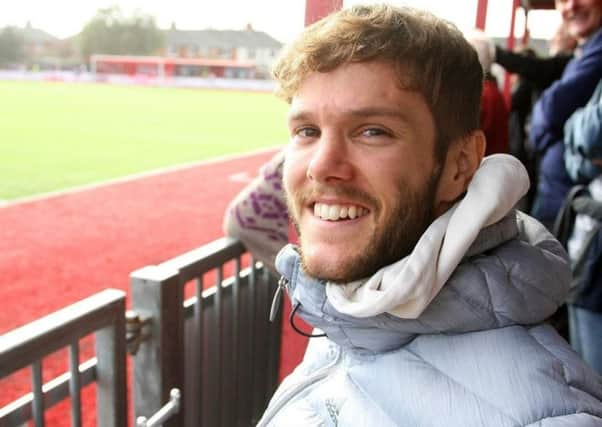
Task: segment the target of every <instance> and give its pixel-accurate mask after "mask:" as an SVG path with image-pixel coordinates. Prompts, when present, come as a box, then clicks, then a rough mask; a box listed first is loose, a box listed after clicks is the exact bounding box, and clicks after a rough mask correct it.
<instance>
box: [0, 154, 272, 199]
mask: <svg viewBox="0 0 602 427" xmlns="http://www.w3.org/2000/svg"><path fill="white" fill-rule="evenodd" d="M279 148H282V145H280V146H274V147H269V148H263V149H261V150H257V151H253V152H250V153H243V154H233V155H225V156H220V157H214V158H212V159H208V160H201V161H197V162H191V163H183V164H179V165H175V166H168V167H165V168H159V169H154V170H151V171H147V172H140V173H135V174H132V175H127V176H124V177H119V178H114V179H109V180H107V181H102V182H96V183H93V184H86V185H81V186H78V187H72V188H67V189H65V190H59V191H50V192H48V193H42V194H36V195H34V196H27V197H21V198H18V199H13V200H0V209H2V208H7V207H9V206H15V205H21V204H25V203H31V202H37V201H40V200H46V199H52V198H55V197H59V196H64V195H67V194H75V193H81V192H84V191H88V190H94V189H97V188H102V187H108V186H110V185H115V184H123V183H126V182H131V181H136V180H139V179H143V178H149V177H153V176H158V175H164V174H168V173H172V172H180V171H184V170H187V169H192V168H195V167H198V166H205V165H212V164H215V163H220V162H227V161H232V160H240V159H244V158H247V157H253V156H257V155H260V154H264V153H268V152H270V151H274V153H275V152H276V151H277V150H278V149H279ZM235 175H237V174H235ZM241 182H242V181H241Z"/></svg>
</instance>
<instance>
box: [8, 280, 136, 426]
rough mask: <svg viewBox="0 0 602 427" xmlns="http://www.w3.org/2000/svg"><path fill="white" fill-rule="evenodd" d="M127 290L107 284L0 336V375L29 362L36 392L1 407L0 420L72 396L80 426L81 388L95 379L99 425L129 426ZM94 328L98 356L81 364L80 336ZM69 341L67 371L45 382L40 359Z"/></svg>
mask: <svg viewBox="0 0 602 427" xmlns="http://www.w3.org/2000/svg"><path fill="white" fill-rule="evenodd" d="M124 310H125V293H124V292H122V291H118V290H115V289H106V290H104V291H102V292H99V293H97V294H95V295H92V296H91V297H89V298H86V299H84V300H82V301H79V302H77V303H75V304H72V305H70V306H68V307H66V308H64V309H62V310H59V311H57V312H54V313H52V314H50V315H48V316H45V317H43V318H41V319H39V320H36V321H34V322H31V323H29V324H27V325H25V326H23V327H21V328H18V329H15V330H14V331H11V332H9V333H7V334H4V335H2V336H1V337H0V379H2V378H4V377H7V376H8V375H11V374H13V373H14V372H16V371H18V370H20V369H22V368H25V367H27V366H30V367H31V374H32V375H31V377H32V390H33V391H32V392H31V393H29V394H27V395H25V396H23V397H21V398H19V399H17V400H15V401H13V402H11V403H9V404H8V405H6V406H4V407H2V408H0V425H2V426H5V425H7V426H13V425H22V424H24V423H26V422H27V421H29V420H31V419H33V422H34V425H35V426H36V427H38V426H44V413H45V411H46V410H47V409H48V408H50V407H51V406H53V405H55V404H56V403H58V402H60V401H62V400H64V399H67V398H69V397H70V398H71V425H72V426H81V420H82V413H81V403H80V402H81V401H80V391H81V388H82V387H84V386H86V385H87V384H90V383H92V382H96V388H97V413H98V414H102V417H101V416H99V417H98V425H99V426H107V427H109V426H111V427H113V426H115V427H116V426H126V425H127V407H126V402H127V399H126V374H125V347H126V343H125V316H124ZM91 333H95V343H96V357H94V358H92V359H89V360H87V361H85V362H84V363H82V364H79V341H80V340H81V339H82V338H83V337H85V336H87V335H89V334H91ZM65 347H68V348H69V366H70V369H69V372H67V373H65V374H63V375H61V376H59V377H57V378H54V379H53V380H52V381H49V382H48V383H46V384H43V383H42V361H43V359H44V357H46V356H48V355H49V354H51V353H53V352H55V351H57V350H59V349H62V348H65Z"/></svg>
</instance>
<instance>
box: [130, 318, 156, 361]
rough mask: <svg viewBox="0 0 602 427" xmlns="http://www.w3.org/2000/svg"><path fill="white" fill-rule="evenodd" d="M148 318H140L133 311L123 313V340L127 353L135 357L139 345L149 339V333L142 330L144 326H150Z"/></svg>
mask: <svg viewBox="0 0 602 427" xmlns="http://www.w3.org/2000/svg"><path fill="white" fill-rule="evenodd" d="M150 322H151V318H150V317H142V316H141V315H140V314H138V313H137V312H135V311H134V310H127V311H126V312H125V340H126V344H127V350H128V353H129V354H131V355H132V356H134V355H136V353H137V352H138V348H139V347H140V343H141V342H142V341H144V340H145V339H147V338H149V337H150V332H149V331H145V330H144V326H146V325H148V324H150Z"/></svg>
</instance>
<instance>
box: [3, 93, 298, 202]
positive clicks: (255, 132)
mask: <svg viewBox="0 0 602 427" xmlns="http://www.w3.org/2000/svg"><path fill="white" fill-rule="evenodd" d="M0 99H2V102H0V202H1V201H3V200H4V201H6V200H11V199H15V198H21V197H27V196H31V195H36V194H40V193H47V192H51V191H57V190H61V189H65V188H70V187H74V186H80V185H84V184H90V183H95V182H99V181H106V180H108V179H111V178H116V177H121V176H126V175H131V174H133V173H138V172H143V171H148V170H152V169H157V168H161V167H166V166H172V165H177V164H183V163H191V162H196V161H199V160H205V159H208V158H211V157H215V156H221V155H226V154H231V153H243V152H251V151H254V150H257V149H259V148H264V147H274V146H277V145H280V144H282V143H283V142H285V140H286V128H285V126H284V123H285V121H284V115H285V113H286V109H287V106H286V104H285V103H284V102H283V101H281V100H279V99H277V98H276V97H275V96H274V95H272V94H270V93H254V92H236V91H210V90H198V89H177V88H155V87H132V86H113V85H101V84H66V83H58V82H6V81H2V82H0Z"/></svg>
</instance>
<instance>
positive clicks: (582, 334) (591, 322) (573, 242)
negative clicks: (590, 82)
mask: <svg viewBox="0 0 602 427" xmlns="http://www.w3.org/2000/svg"><path fill="white" fill-rule="evenodd" d="M564 143H565V151H564V157H565V163H566V170H567V172H568V174H569V177H570V178H571V179H572V180H573V181H574V182H575V183H577V184H578V186H577V187H574V188H573V189H572V190H571V191H570V192H569V196H568V198H567V201H566V202H565V205H564V206H563V208H562V209H561V215H560V216H559V220H558V221H557V224H556V226H555V228H556V229H557V231H556V232H557V233H558V235H559V238H560V239H561V241H562V242H564V243H565V244H566V247H567V249H568V253H569V256H570V258H571V266H572V270H573V284H572V287H571V288H572V291H571V298H570V304H569V307H568V312H569V330H570V333H569V335H570V341H571V345H572V346H573V348H574V349H575V350H576V351H577V353H579V354H580V355H581V356H582V357H583V359H584V360H585V361H586V362H588V363H589V364H590V365H591V366H592V367H593V368H594V369H596V370H597V371H598V373H600V374H602V332H601V331H602V80H601V81H600V83H598V87H597V88H596V90H595V92H594V94H593V96H592V98H591V100H590V101H589V103H588V104H587V105H586V106H585V107H583V108H579V109H578V110H577V111H575V113H573V115H571V117H570V118H569V120H567V122H566V124H565V126H564Z"/></svg>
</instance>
